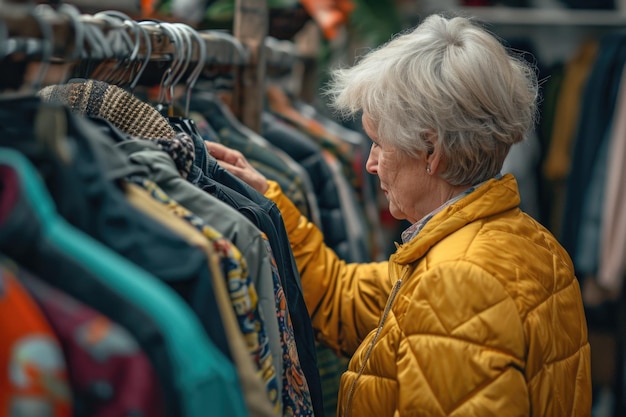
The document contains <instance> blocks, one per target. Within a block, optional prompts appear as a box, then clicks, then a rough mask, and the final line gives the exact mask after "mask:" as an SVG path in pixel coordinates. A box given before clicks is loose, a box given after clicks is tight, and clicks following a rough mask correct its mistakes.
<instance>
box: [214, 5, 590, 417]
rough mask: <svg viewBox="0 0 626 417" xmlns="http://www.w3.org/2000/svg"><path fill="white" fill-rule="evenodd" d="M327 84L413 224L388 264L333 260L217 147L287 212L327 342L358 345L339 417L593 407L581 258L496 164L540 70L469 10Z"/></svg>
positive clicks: (529, 120) (531, 106)
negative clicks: (528, 210) (355, 119)
mask: <svg viewBox="0 0 626 417" xmlns="http://www.w3.org/2000/svg"><path fill="white" fill-rule="evenodd" d="M329 92H330V93H331V94H332V97H333V98H334V105H335V106H336V108H337V109H339V110H341V111H343V112H344V113H345V114H350V115H354V114H357V113H359V112H362V120H363V125H364V128H365V130H366V132H367V134H368V135H369V136H370V138H371V139H372V141H373V144H372V148H371V152H370V155H369V159H368V161H367V169H368V171H369V172H370V173H371V174H375V175H377V176H378V177H379V179H380V186H381V188H382V191H383V192H384V193H385V195H386V196H387V199H388V200H389V206H390V211H391V213H392V214H393V216H394V217H396V218H397V219H407V220H408V221H409V222H411V223H412V224H411V226H410V227H409V228H408V229H407V230H406V231H404V233H403V234H402V244H398V245H397V250H396V252H395V253H394V254H393V255H391V257H390V259H389V261H387V262H381V263H370V264H346V263H345V262H343V261H342V260H340V259H338V258H337V256H336V255H335V254H334V253H333V252H332V251H331V250H330V249H328V248H327V247H326V246H325V245H324V243H323V236H322V235H321V233H320V231H319V230H318V229H317V228H316V227H315V226H314V225H313V224H311V223H310V222H308V221H307V220H306V219H305V218H303V217H302V216H301V215H300V213H298V212H297V210H296V209H295V208H294V206H293V205H292V204H291V203H290V202H289V201H288V200H287V199H286V197H284V195H283V194H282V193H281V190H280V188H279V187H278V185H277V184H276V183H275V182H271V181H267V180H266V179H265V178H264V177H262V176H261V174H259V173H258V172H256V171H254V169H253V168H251V167H250V164H249V163H248V162H247V161H246V160H245V158H244V157H243V156H242V155H241V154H240V153H238V152H235V151H232V150H230V149H227V148H224V147H223V146H221V145H219V144H207V146H208V147H209V149H210V151H211V152H212V154H213V155H214V156H215V157H216V158H217V159H218V160H220V161H221V162H220V163H221V164H222V165H223V166H224V167H226V168H227V169H229V170H230V171H231V172H232V173H234V174H235V175H237V176H239V177H240V178H241V179H243V180H245V181H247V182H248V183H250V184H251V185H252V186H253V187H255V188H256V189H257V190H258V191H260V192H261V193H264V194H265V196H266V197H268V198H270V199H272V200H273V201H274V202H275V203H276V204H277V205H278V207H279V208H280V210H281V212H282V214H283V216H284V220H285V225H286V228H287V232H288V235H289V239H290V242H291V245H292V249H293V253H294V255H295V258H296V262H297V264H298V269H299V271H300V273H301V278H302V288H303V292H304V296H305V299H306V303H307V307H308V310H309V312H310V314H311V317H312V322H313V326H314V328H315V330H316V334H317V337H318V340H319V341H321V342H322V343H325V344H326V345H328V346H331V347H332V348H334V349H335V350H336V351H337V352H343V353H344V354H346V355H351V356H352V359H351V361H350V365H349V369H348V371H347V372H346V373H345V374H344V375H343V377H342V379H341V390H340V394H339V397H340V398H339V415H340V416H345V417H363V416H375V417H385V416H389V417H392V416H402V417H408V416H464V417H465V416H477V417H487V416H497V417H502V416H507V417H508V416H537V417H539V416H540V417H565V416H567V417H570V416H574V415H575V416H589V415H590V413H591V411H590V410H591V376H590V359H589V353H590V351H589V344H588V341H587V327H586V323H585V316H584V312H583V305H582V301H581V295H580V289H579V285H578V282H577V280H576V277H575V275H574V268H573V266H572V262H571V260H570V258H569V256H568V254H567V253H566V252H565V251H564V250H563V248H562V247H561V246H560V245H559V243H558V242H557V240H556V239H555V238H554V237H553V236H552V235H551V234H550V232H548V230H546V229H545V228H544V227H542V226H541V225H540V224H539V223H537V222H536V221H535V220H533V219H532V218H531V217H529V216H528V215H527V214H525V213H523V212H522V211H521V210H520V209H519V204H520V196H519V193H518V189H517V184H516V180H515V178H514V177H513V176H512V175H510V174H507V175H501V174H500V170H501V168H502V164H503V162H504V159H505V157H506V155H507V153H508V151H509V149H510V148H511V145H513V144H514V143H516V142H519V141H522V140H523V139H524V136H525V134H526V133H527V132H528V131H529V129H531V128H532V127H533V123H534V119H535V114H536V97H537V80H536V77H535V75H534V72H533V71H532V69H531V68H529V67H528V66H527V64H526V63H525V61H523V60H521V59H517V58H515V57H513V56H511V55H509V54H508V53H507V50H506V49H505V48H504V47H503V46H502V45H501V44H500V43H499V42H498V40H497V39H495V38H494V37H493V36H491V35H490V34H488V33H487V32H486V31H485V30H483V29H481V28H480V27H477V26H475V25H473V24H472V23H471V22H470V21H469V20H467V19H465V18H460V17H456V18H452V19H447V18H444V17H441V16H438V15H433V16H430V17H428V18H427V19H425V20H424V21H423V23H422V24H420V25H419V26H418V27H417V28H416V29H415V30H413V31H412V32H408V33H406V34H403V35H402V36H398V37H396V38H395V39H393V40H392V41H390V42H389V43H388V44H386V45H384V46H383V47H381V48H379V49H377V50H375V51H373V52H371V53H369V54H368V55H367V56H365V57H364V58H363V59H362V60H361V61H360V62H359V63H358V64H357V65H356V66H354V67H352V68H349V69H345V70H340V71H337V72H336V73H335V77H334V82H333V83H332V85H331V87H330V89H329Z"/></svg>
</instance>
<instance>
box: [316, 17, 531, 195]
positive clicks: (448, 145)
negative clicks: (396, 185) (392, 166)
mask: <svg viewBox="0 0 626 417" xmlns="http://www.w3.org/2000/svg"><path fill="white" fill-rule="evenodd" d="M326 93H327V94H329V95H330V96H331V99H332V101H331V105H332V106H333V107H334V108H335V109H336V110H338V111H339V112H340V113H342V114H343V115H344V116H355V115H356V114H357V113H359V112H361V111H362V112H363V113H364V114H365V115H366V117H368V118H369V119H370V120H371V122H372V123H373V126H374V127H375V128H376V129H377V134H378V137H379V140H380V141H382V142H386V143H391V144H393V145H394V146H397V147H399V148H400V149H402V150H403V151H405V152H407V153H409V154H411V155H417V154H418V153H419V152H425V151H428V150H430V147H432V145H431V144H430V143H429V141H428V140H426V139H427V138H428V137H429V136H431V135H433V134H434V135H436V137H437V142H438V146H439V147H440V151H441V152H442V156H443V157H444V158H445V161H446V171H445V172H443V173H441V177H442V178H444V179H445V180H447V181H448V182H449V183H450V184H452V185H469V184H476V183H479V182H481V181H484V180H486V179H488V178H491V177H493V176H494V175H496V174H497V173H498V172H500V170H501V168H502V164H503V162H504V159H505V157H506V155H507V153H508V151H509V149H510V147H511V145H513V144H514V143H517V142H520V141H522V140H523V139H524V137H525V135H526V134H527V133H528V132H529V131H530V129H532V128H533V126H534V122H535V118H536V116H537V104H536V101H537V96H538V84H537V77H536V73H535V70H534V68H533V67H532V66H531V65H530V64H529V63H528V62H526V61H525V60H524V59H522V58H520V57H516V56H514V55H512V54H510V53H509V52H508V51H507V49H506V48H505V47H504V46H503V45H502V44H501V43H500V41H499V40H498V39H497V38H495V37H494V36H493V35H492V34H490V33H489V32H487V31H486V30H485V29H483V28H481V27H479V26H477V25H475V24H473V23H472V22H471V21H470V20H468V19H466V18H463V17H454V18H450V19H449V18H446V17H443V16H440V15H431V16H429V17H428V18H426V19H425V20H424V21H423V22H422V23H421V24H420V25H419V26H417V28H415V29H414V30H412V31H410V32H406V33H404V34H401V35H399V36H397V37H395V38H394V39H392V40H391V41H389V42H388V43H387V44H385V45H383V46H381V47H379V48H378V49H375V50H373V51H372V52H370V53H369V54H367V55H365V56H364V57H363V58H362V59H361V60H360V61H359V62H358V63H357V64H356V65H355V66H353V67H351V68H347V69H338V70H335V71H334V73H333V76H332V79H331V82H330V84H329V85H328V87H327V89H326Z"/></svg>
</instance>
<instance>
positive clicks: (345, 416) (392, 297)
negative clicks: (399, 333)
mask: <svg viewBox="0 0 626 417" xmlns="http://www.w3.org/2000/svg"><path fill="white" fill-rule="evenodd" d="M407 272H408V271H407ZM405 275H406V273H405V274H403V277H402V278H400V279H399V280H397V281H396V283H395V284H393V288H392V289H391V293H390V294H389V297H388V298H387V304H386V305H385V310H383V316H382V317H381V319H380V323H379V324H378V328H377V329H376V334H375V335H374V338H373V339H372V341H371V343H370V345H369V347H368V348H367V353H366V354H365V358H364V359H363V363H362V364H361V367H360V369H359V372H358V374H357V376H356V378H354V381H352V384H351V385H350V391H348V396H347V397H346V400H345V402H344V404H345V405H344V407H343V412H342V413H341V415H342V417H348V414H347V413H348V411H350V412H351V410H350V408H351V406H352V396H353V394H354V390H355V389H356V383H357V381H358V380H359V378H360V377H361V375H362V374H363V371H364V370H365V365H366V364H367V361H368V360H369V358H370V356H371V354H372V350H374V345H375V344H376V341H377V340H378V336H380V332H381V331H382V330H383V325H384V324H385V321H386V320H387V316H388V315H389V311H391V306H392V305H393V302H394V300H395V299H396V296H397V295H398V292H399V291H400V286H402V280H403V278H404V276H405Z"/></svg>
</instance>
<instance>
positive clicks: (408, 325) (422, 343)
mask: <svg viewBox="0 0 626 417" xmlns="http://www.w3.org/2000/svg"><path fill="white" fill-rule="evenodd" d="M420 269H421V271H417V272H416V273H417V274H419V281H418V282H417V283H414V284H415V285H412V286H411V292H410V293H409V294H405V296H404V297H401V298H399V299H398V301H397V303H396V305H395V308H394V310H396V311H398V312H399V311H405V312H406V313H405V314H403V315H401V316H399V315H396V316H395V319H396V320H397V321H398V328H399V331H400V332H401V333H402V334H401V336H400V337H399V338H398V340H399V342H398V348H397V349H398V351H397V355H396V366H397V383H398V391H397V392H398V398H397V410H398V411H399V415H401V416H413V415H424V416H464V417H465V416H480V417H488V416H494V417H495V416H512V417H514V416H528V415H530V403H529V396H528V389H527V384H526V381H525V376H524V365H525V364H524V358H525V347H524V346H525V342H524V326H523V323H522V321H521V319H520V316H519V313H518V310H517V308H516V306H515V303H514V301H513V299H512V298H511V297H510V296H509V295H508V294H507V292H506V291H505V289H504V288H503V286H502V285H501V284H500V282H499V281H498V280H497V279H496V278H494V277H493V276H491V275H490V274H489V273H487V272H485V271H484V270H483V269H481V268H480V267H479V266H476V265H474V264H472V263H470V262H467V261H454V262H446V263H442V264H438V265H436V266H434V267H431V268H428V267H427V266H424V267H421V268H420ZM413 278H416V277H413ZM415 300H420V301H419V302H415ZM403 304H406V305H403ZM372 365H373V364H372ZM417 410H419V412H417Z"/></svg>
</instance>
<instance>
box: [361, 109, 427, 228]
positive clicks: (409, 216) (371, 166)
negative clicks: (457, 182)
mask: <svg viewBox="0 0 626 417" xmlns="http://www.w3.org/2000/svg"><path fill="white" fill-rule="evenodd" d="M363 127H364V129H365V132H366V133H367V135H368V136H369V137H370V138H371V139H372V141H373V142H374V143H373V144H372V148H371V150H370V155H369V157H368V159H367V163H366V169H367V172H369V173H370V174H373V175H377V176H378V178H379V180H380V187H381V189H382V191H383V193H384V194H385V196H386V197H387V200H388V201H389V211H390V213H391V215H392V216H393V217H394V218H396V219H398V220H408V221H409V222H411V223H415V222H416V221H418V220H420V219H421V218H422V217H424V216H425V215H426V214H428V213H429V212H430V211H431V209H429V208H428V206H427V205H428V203H429V201H428V200H429V198H428V191H429V183H430V180H429V178H428V176H427V174H426V163H425V161H422V160H420V159H419V158H414V157H411V156H410V155H408V154H407V153H405V152H403V151H402V150H400V149H398V148H396V147H395V146H392V145H390V144H388V143H381V142H380V141H379V138H378V135H377V134H376V130H375V129H374V126H373V125H372V123H371V122H370V121H369V119H367V118H366V117H363Z"/></svg>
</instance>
